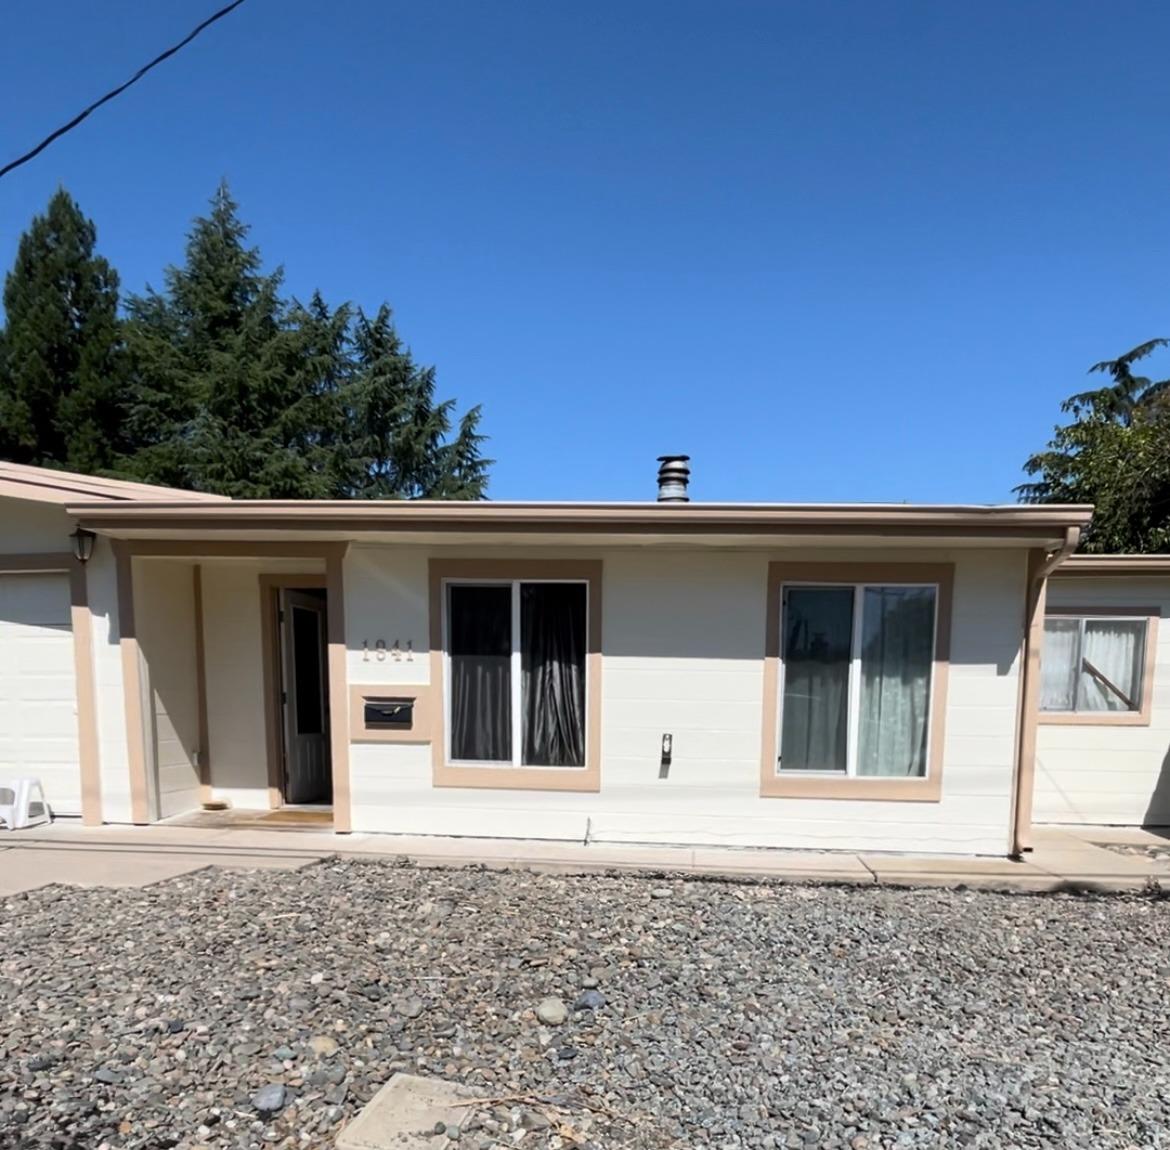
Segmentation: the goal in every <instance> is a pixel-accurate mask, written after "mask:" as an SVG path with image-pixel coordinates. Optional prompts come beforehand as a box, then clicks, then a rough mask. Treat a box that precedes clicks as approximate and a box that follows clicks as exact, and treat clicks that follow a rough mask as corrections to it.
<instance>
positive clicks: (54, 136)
mask: <svg viewBox="0 0 1170 1150" xmlns="http://www.w3.org/2000/svg"><path fill="white" fill-rule="evenodd" d="M243 2H244V0H232V3H231V4H228V5H227V6H226V7H225V8H221V9H220V10H219V11H218V12H216V13H214V14H212V15H211V16H208V17H207V19H206V20H204V21H203V23H202V24H200V25H198V26H197V27H196V28H194V29H193V30H192V31H191V32H190V33H188V34H187V35H186V36H184V37H183V39H182V40H180V41H179V42H178V43H177V44H176V45H174V47H172V48H168V49H167V50H166V51H165V52H163V53H161V55H158V56H155V58H154V59H153V60H151V62H150V63H149V64H146V65H144V66H143V67H141V68H139V69H138V71H137V72H135V73H134V75H133V76H131V77H130V79H129V80H127V81H126V83H125V84H122V85H120V86H119V87H117V88H115V89H114V90H113V91H112V92H107V93H106V94H105V95H104V96H103V97H102V98H101V99H100V100H95V101H94V102H93V103H92V104H90V106H89V107H88V108H86V109H85V111H84V112H81V113H80V114H78V115H76V116H74V117H73V119H72V120H70V121H69V123H68V124H63V125H62V126H61V127H60V128H58V129H57V130H56V131H55V132H53V133H51V134H50V135H48V136H46V137H45V138H44V139H43V140H42V141H41V142H40V143H39V144H37V146H36V147H35V148H33V149H32V151H30V152H25V154H24V155H23V156H18V157H17V158H16V159H15V160H13V161H12V162H11V163H10V164H5V165H4V167H2V168H0V179H3V178H4V177H5V176H6V175H8V173H9V172H11V171H12V170H13V169H15V168H19V167H20V166H21V164H27V163H28V162H29V160H31V159H34V158H35V157H36V156H39V155H40V154H41V152H43V151H44V150H45V149H46V148H47V147H48V146H49V145H50V144H51V143H52V142H53V141H54V140H59V139H60V138H61V137H62V136H63V135H65V133H66V132H71V131H72V130H73V129H74V128H76V127H77V125H78V124H80V123H81V121H82V120H84V119H85V118H86V117H87V116H88V115H89V114H90V113H91V112H96V111H97V110H98V108H100V107H101V106H102V105H103V104H106V103H108V102H109V101H110V100H112V99H113V98H114V97H115V96H120V95H121V94H122V93H123V92H124V91H126V89H127V88H129V87H130V86H131V85H132V84H137V83H138V81H139V80H141V79H142V77H143V76H145V75H146V73H147V72H149V71H150V70H151V68H154V67H155V66H156V65H158V64H161V63H162V62H163V61H164V60H166V59H167V58H168V57H170V56H173V55H174V54H175V53H176V52H178V51H179V50H180V49H181V48H185V47H186V46H187V45H188V44H190V43H191V41H192V40H194V39H195V37H196V36H198V35H199V33H200V32H202V31H203V30H204V29H205V28H210V27H211V25H212V24H214V23H215V22H216V21H217V20H222V19H223V18H224V17H225V16H226V15H227V14H228V13H229V12H231V11H233V10H234V9H236V8H238V7H239V6H240V5H241V4H243Z"/></svg>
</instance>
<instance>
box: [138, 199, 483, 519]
mask: <svg viewBox="0 0 1170 1150" xmlns="http://www.w3.org/2000/svg"><path fill="white" fill-rule="evenodd" d="M247 234H248V228H247V226H246V225H245V224H243V223H242V222H241V221H240V219H239V216H238V213H237V208H236V204H235V202H234V201H233V200H232V198H231V196H230V194H229V193H228V191H227V188H226V186H221V187H220V189H219V191H218V193H217V194H216V197H215V199H214V200H213V201H212V206H211V211H210V213H209V214H208V216H207V217H205V218H199V219H197V220H196V221H195V224H194V226H193V228H192V231H191V234H190V236H189V238H188V243H187V250H186V257H185V262H184V265H183V267H181V268H170V269H168V271H167V273H166V282H165V290H164V291H163V292H162V293H158V292H154V291H148V292H147V293H146V295H144V296H140V297H132V298H131V299H130V301H129V305H128V310H129V317H130V318H129V323H128V326H127V344H128V348H129V352H130V360H131V363H132V370H133V387H132V395H133V401H132V406H131V419H130V429H131V432H132V436H133V438H134V441H135V443H136V445H137V450H136V451H135V452H134V454H133V455H131V456H130V457H128V458H127V460H126V466H127V468H128V469H129V470H131V471H132V472H133V473H134V474H135V475H136V476H138V477H139V478H141V479H143V480H146V481H149V482H154V483H166V484H172V485H175V486H180V487H190V488H194V489H196V490H202V491H215V492H218V493H220V494H225V495H231V496H234V497H237V498H284V499H307V498H421V497H429V498H443V499H476V498H481V497H482V496H483V494H484V491H485V489H486V486H487V469H488V466H489V464H490V461H488V460H485V459H483V458H482V451H481V444H482V442H483V437H482V436H481V435H480V434H479V433H478V422H479V409H478V408H473V409H472V410H471V411H469V412H468V413H467V414H466V415H464V416H463V418H462V420H461V421H460V426H459V431H458V433H457V434H456V436H455V438H454V439H453V440H451V439H450V438H449V437H450V433H451V428H452V420H453V412H454V405H453V403H452V402H451V401H445V402H442V403H436V401H435V396H434V392H435V382H434V369H433V368H420V367H418V366H417V365H416V364H415V363H414V361H413V359H412V358H411V355H410V352H409V350H407V349H406V348H405V347H404V346H403V345H402V343H401V341H400V339H399V337H398V335H397V333H396V332H395V330H394V326H393V324H392V322H391V319H390V310H389V308H388V307H386V306H383V307H382V308H380V309H379V311H378V312H377V313H376V314H375V315H374V317H373V318H372V319H370V318H367V317H366V316H365V315H363V314H362V313H360V312H358V313H357V314H356V315H354V313H353V312H352V311H351V309H350V308H349V306H348V305H342V306H341V307H338V308H337V309H335V310H330V308H329V306H328V305H327V304H326V302H325V301H324V300H323V299H322V298H321V296H320V295H319V294H317V293H314V295H313V297H312V298H311V299H310V301H309V303H308V304H307V305H303V304H300V303H298V302H296V301H292V302H289V301H286V300H284V299H283V298H282V296H281V294H280V287H281V280H282V275H281V272H280V271H279V270H278V271H276V272H274V273H270V274H265V273H264V272H263V271H262V261H261V258H260V253H259V251H258V250H257V249H256V248H254V247H248V246H247V244H246V240H247Z"/></svg>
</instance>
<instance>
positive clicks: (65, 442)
mask: <svg viewBox="0 0 1170 1150" xmlns="http://www.w3.org/2000/svg"><path fill="white" fill-rule="evenodd" d="M96 242H97V230H96V229H95V227H94V225H93V223H92V221H90V220H87V219H86V218H85V216H84V215H83V214H82V212H81V209H80V208H79V207H78V206H77V204H76V203H75V202H74V200H73V198H72V196H70V195H69V193H68V192H66V191H64V190H59V191H58V192H57V193H56V194H55V195H54V196H53V198H52V199H51V200H50V201H49V206H48V208H47V210H46V211H45V214H44V215H42V216H37V217H36V218H34V219H33V221H32V224H31V226H30V227H29V229H28V231H27V232H25V233H24V235H23V236H21V239H20V244H19V246H18V248H17V253H16V263H15V265H14V266H13V268H12V270H11V271H10V272H9V273H8V275H7V277H6V279H5V282H4V312H5V326H4V328H3V329H2V330H0V455H2V456H3V457H4V458H6V459H9V460H13V461H15V462H17V463H31V464H37V465H48V466H57V467H64V468H67V469H70V470H74V471H86V472H102V471H108V470H110V469H111V468H112V467H113V466H114V463H115V460H116V458H117V456H118V455H119V453H120V451H121V449H122V446H123V445H122V442H121V440H122V432H121V415H120V410H119V393H120V389H121V386H122V382H123V356H122V339H121V330H120V324H119V320H118V275H117V273H116V272H115V271H114V269H113V268H112V267H110V265H109V263H108V262H107V261H106V260H105V259H103V258H102V257H101V256H99V255H96V254H95V250H94V249H95V244H96Z"/></svg>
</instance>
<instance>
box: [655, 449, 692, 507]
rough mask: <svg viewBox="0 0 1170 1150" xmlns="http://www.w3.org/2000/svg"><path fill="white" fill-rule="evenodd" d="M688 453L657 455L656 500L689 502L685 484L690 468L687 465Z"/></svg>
mask: <svg viewBox="0 0 1170 1150" xmlns="http://www.w3.org/2000/svg"><path fill="white" fill-rule="evenodd" d="M690 458H691V457H690V456H689V455H660V456H659V457H658V463H659V468H658V502H659V503H689V502H690V498H689V496H688V495H687V486H688V484H689V483H690V478H691V469H690V468H689V467H688V466H687V463H688V462H689V461H690Z"/></svg>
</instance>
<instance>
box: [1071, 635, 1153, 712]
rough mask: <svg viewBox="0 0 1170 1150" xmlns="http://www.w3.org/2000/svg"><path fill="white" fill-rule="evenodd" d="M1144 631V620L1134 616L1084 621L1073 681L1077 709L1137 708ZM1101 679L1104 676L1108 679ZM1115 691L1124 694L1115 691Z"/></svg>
mask: <svg viewBox="0 0 1170 1150" xmlns="http://www.w3.org/2000/svg"><path fill="white" fill-rule="evenodd" d="M1144 631H1145V627H1144V624H1142V623H1141V622H1140V621H1138V620H1136V619H1118V620H1110V619H1088V620H1086V621H1085V636H1084V641H1083V643H1082V645H1081V667H1080V670H1081V673H1080V676H1079V678H1078V682H1077V710H1078V711H1130V710H1134V711H1136V710H1139V709H1140V707H1141V699H1140V698H1139V695H1140V692H1141V669H1140V668H1141V663H1142V657H1143V650H1142V648H1143V647H1144V643H1143V642H1142V639H1143V636H1144ZM1094 671H1095V672H1096V674H1094ZM1102 679H1107V680H1108V683H1105V682H1103V681H1102ZM1109 684H1112V687H1115V688H1116V690H1113V689H1112V688H1111V687H1110V686H1109ZM1119 691H1120V692H1121V695H1124V696H1125V698H1122V697H1121V695H1119V694H1118V692H1119Z"/></svg>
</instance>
